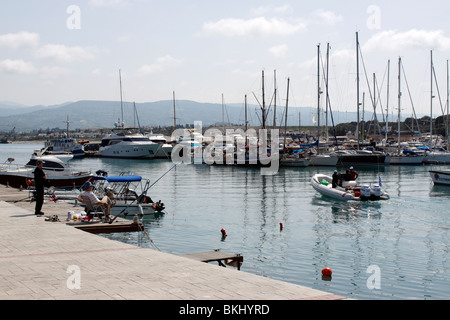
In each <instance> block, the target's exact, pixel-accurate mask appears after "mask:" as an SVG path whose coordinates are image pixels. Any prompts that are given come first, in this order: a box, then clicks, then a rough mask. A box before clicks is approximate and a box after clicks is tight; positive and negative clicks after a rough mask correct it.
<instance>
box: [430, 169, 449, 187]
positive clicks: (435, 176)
mask: <svg viewBox="0 0 450 320" xmlns="http://www.w3.org/2000/svg"><path fill="white" fill-rule="evenodd" d="M429 173H430V176H431V179H432V180H433V183H434V184H440V185H448V186H450V169H443V170H430V171H429Z"/></svg>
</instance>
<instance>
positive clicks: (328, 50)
mask: <svg viewBox="0 0 450 320" xmlns="http://www.w3.org/2000/svg"><path fill="white" fill-rule="evenodd" d="M329 62H330V44H329V43H327V76H326V78H325V88H326V100H325V101H326V107H325V132H326V138H327V140H326V141H327V142H328V110H329V106H330V98H329V95H328V75H329V67H328V65H329ZM330 111H331V110H330Z"/></svg>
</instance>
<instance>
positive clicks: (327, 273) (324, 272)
mask: <svg viewBox="0 0 450 320" xmlns="http://www.w3.org/2000/svg"><path fill="white" fill-rule="evenodd" d="M332 273H333V271H331V269H330V268H323V269H322V275H324V276H326V277H329V276H331V274H332Z"/></svg>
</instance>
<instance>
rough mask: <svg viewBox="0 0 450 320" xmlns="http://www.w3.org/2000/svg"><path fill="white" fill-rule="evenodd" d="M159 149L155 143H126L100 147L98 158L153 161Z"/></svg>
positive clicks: (158, 145) (159, 146)
mask: <svg viewBox="0 0 450 320" xmlns="http://www.w3.org/2000/svg"><path fill="white" fill-rule="evenodd" d="M160 148H161V145H160V144H157V143H126V142H119V143H117V144H114V145H110V146H106V147H100V150H99V151H98V156H100V157H106V158H123V159H153V158H155V156H156V154H157V153H158V151H159V149H160Z"/></svg>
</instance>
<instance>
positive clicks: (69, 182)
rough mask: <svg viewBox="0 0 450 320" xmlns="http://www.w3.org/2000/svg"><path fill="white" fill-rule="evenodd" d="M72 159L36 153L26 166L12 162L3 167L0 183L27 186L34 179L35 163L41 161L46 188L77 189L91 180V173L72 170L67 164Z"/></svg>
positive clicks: (19, 186)
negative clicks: (45, 175)
mask: <svg viewBox="0 0 450 320" xmlns="http://www.w3.org/2000/svg"><path fill="white" fill-rule="evenodd" d="M72 158H73V156H72V155H59V156H56V155H55V156H53V155H40V154H39V152H38V151H37V152H35V153H33V155H32V156H31V158H30V161H28V163H27V164H26V165H23V166H21V165H16V164H12V162H13V161H9V163H8V164H5V165H3V166H2V167H1V168H0V183H1V184H4V185H8V186H11V187H14V188H21V187H23V188H25V187H27V186H29V185H30V184H31V183H32V180H33V179H34V169H35V168H36V161H37V160H42V161H43V162H44V166H43V168H42V169H43V170H44V172H45V173H46V174H47V180H48V186H54V187H61V188H70V187H79V186H81V185H83V184H84V183H85V182H86V181H87V180H89V179H90V178H91V176H92V173H91V172H90V171H86V172H82V171H74V170H72V169H71V168H70V166H69V164H68V161H69V160H71V159H72ZM12 160H13V159H12Z"/></svg>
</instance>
